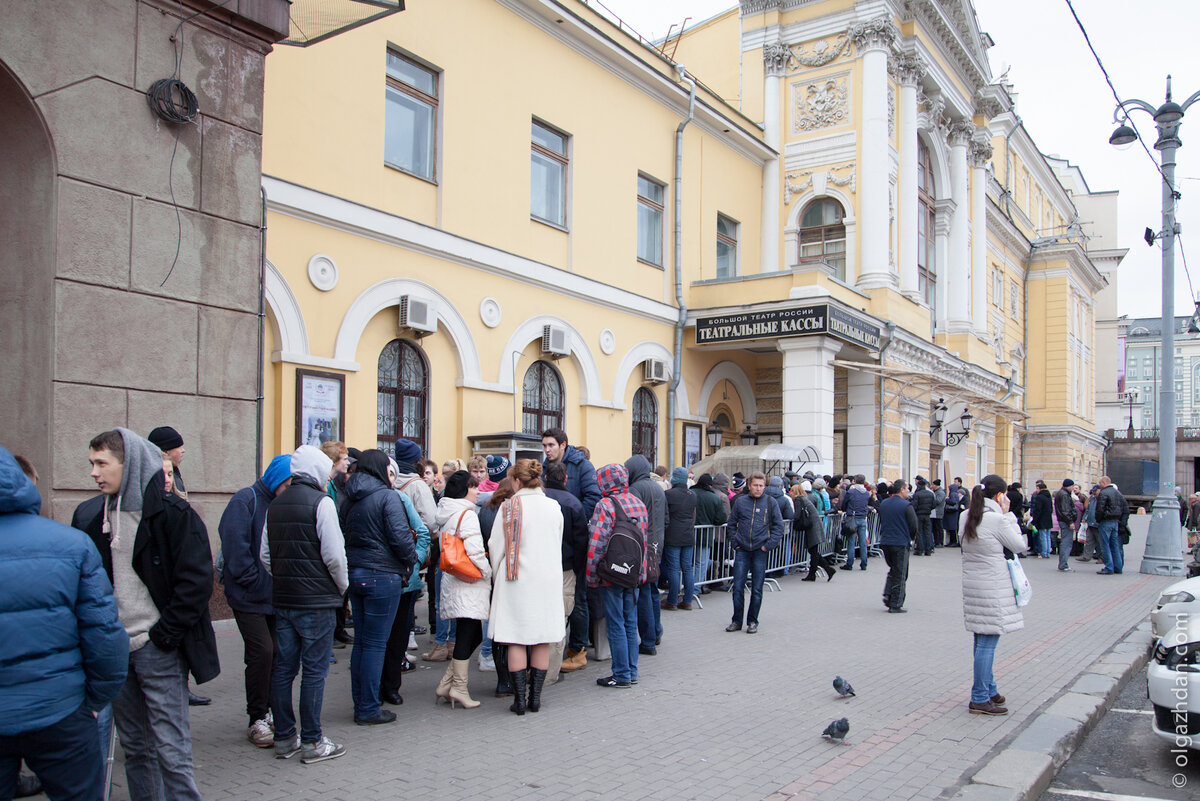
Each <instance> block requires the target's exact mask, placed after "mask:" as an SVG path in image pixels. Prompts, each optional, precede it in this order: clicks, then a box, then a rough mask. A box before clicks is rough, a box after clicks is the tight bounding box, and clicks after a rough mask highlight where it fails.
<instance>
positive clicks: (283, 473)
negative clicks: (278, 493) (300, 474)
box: [262, 453, 292, 492]
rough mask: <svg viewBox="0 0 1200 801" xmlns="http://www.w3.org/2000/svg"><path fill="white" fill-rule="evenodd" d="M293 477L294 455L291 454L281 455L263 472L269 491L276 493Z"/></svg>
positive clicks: (264, 481)
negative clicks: (281, 485) (280, 486)
mask: <svg viewBox="0 0 1200 801" xmlns="http://www.w3.org/2000/svg"><path fill="white" fill-rule="evenodd" d="M291 477H292V455H291V454H290V453H281V454H279V455H278V456H276V457H275V458H274V459H272V460H271V463H270V464H269V465H267V469H266V470H264V471H263V476H262V480H263V483H264V484H266V485H267V489H269V490H270V491H271V492H274V491H275V490H276V489H278V487H279V485H280V484H282V483H283V482H285V481H287V480H288V479H289V478H291Z"/></svg>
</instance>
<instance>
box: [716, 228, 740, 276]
mask: <svg viewBox="0 0 1200 801" xmlns="http://www.w3.org/2000/svg"><path fill="white" fill-rule="evenodd" d="M737 245H738V224H737V223H736V222H734V221H733V220H731V219H729V218H728V217H726V216H725V215H724V214H718V215H717V278H732V277H734V276H735V275H737V267H738V263H737Z"/></svg>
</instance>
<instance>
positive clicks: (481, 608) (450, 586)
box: [433, 470, 492, 709]
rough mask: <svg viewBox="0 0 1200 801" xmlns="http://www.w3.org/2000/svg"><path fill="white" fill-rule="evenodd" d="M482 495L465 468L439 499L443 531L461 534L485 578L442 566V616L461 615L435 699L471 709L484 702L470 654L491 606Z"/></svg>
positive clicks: (449, 480) (454, 475)
mask: <svg viewBox="0 0 1200 801" xmlns="http://www.w3.org/2000/svg"><path fill="white" fill-rule="evenodd" d="M478 495H479V480H478V479H477V478H475V477H474V476H472V475H471V474H470V473H468V472H467V471H465V470H459V471H457V472H455V473H452V474H451V475H450V476H449V477H448V478H447V479H446V492H445V494H444V495H443V496H442V499H441V500H440V501H438V507H437V522H438V536H439V537H458V538H459V539H461V540H462V543H463V549H464V550H465V551H466V554H467V558H468V559H470V560H471V563H472V564H473V565H475V567H476V568H478V569H479V572H480V574H481V575H480V578H478V579H476V580H474V581H465V580H463V579H460V578H456V577H455V576H453V575H451V574H450V573H449V572H443V573H442V578H441V582H440V584H441V592H440V594H439V596H438V616H439V617H440V618H441V619H442V620H455V621H457V624H458V625H457V629H458V631H457V635H456V636H457V639H455V641H454V655H453V658H452V659H451V660H450V664H449V665H447V666H446V675H444V676H442V681H441V682H440V683H439V684H438V688H437V694H436V695H435V696H434V699H433V702H434V703H435V704H436V703H437V702H438V699H440V698H445V699H447V700H448V701H449V702H450V706H451V707H453V706H454V703H455V702H456V701H457V702H458V703H460V704H462V705H463V706H464V707H466V708H467V709H474V708H475V707H477V706H479V702H478V701H476V700H475V699H474V698H472V697H471V696H470V693H468V692H467V668H468V667H469V666H470V664H471V654H472V653H473V652H474V651H475V649H476V648H478V647H479V644H480V643H481V642H483V621H485V620H487V619H488V615H489V613H490V612H491V609H490V607H491V600H492V581H491V579H492V566H491V564H490V563H489V562H488V558H487V553H486V552H485V551H484V549H483V536H482V535H481V534H480V531H479V517H478V515H477V514H476V511H475V500H476V498H477V496H478Z"/></svg>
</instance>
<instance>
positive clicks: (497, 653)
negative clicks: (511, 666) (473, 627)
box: [492, 643, 513, 698]
mask: <svg viewBox="0 0 1200 801" xmlns="http://www.w3.org/2000/svg"><path fill="white" fill-rule="evenodd" d="M492 661H493V662H495V663H496V697H497V698H506V697H507V696H510V695H512V694H513V687H512V679H511V678H510V676H509V673H508V646H507V645H501V644H500V643H492Z"/></svg>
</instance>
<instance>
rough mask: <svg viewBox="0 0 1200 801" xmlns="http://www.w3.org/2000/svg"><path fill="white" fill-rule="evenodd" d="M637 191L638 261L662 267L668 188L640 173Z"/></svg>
mask: <svg viewBox="0 0 1200 801" xmlns="http://www.w3.org/2000/svg"><path fill="white" fill-rule="evenodd" d="M637 193H638V198H637V257H638V261H644V262H646V263H647V264H653V265H654V266H655V267H662V266H663V196H664V195H665V194H666V188H665V187H664V186H663V185H662V184H660V183H658V182H657V181H655V180H653V179H651V178H647V177H646V176H644V175H638V179H637Z"/></svg>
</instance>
